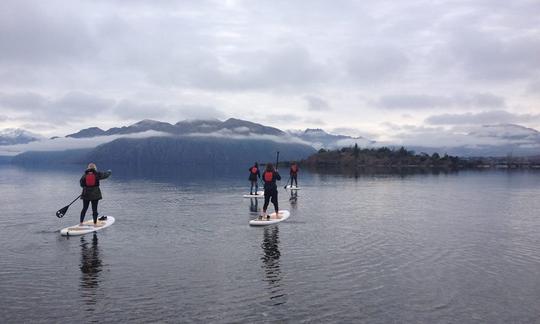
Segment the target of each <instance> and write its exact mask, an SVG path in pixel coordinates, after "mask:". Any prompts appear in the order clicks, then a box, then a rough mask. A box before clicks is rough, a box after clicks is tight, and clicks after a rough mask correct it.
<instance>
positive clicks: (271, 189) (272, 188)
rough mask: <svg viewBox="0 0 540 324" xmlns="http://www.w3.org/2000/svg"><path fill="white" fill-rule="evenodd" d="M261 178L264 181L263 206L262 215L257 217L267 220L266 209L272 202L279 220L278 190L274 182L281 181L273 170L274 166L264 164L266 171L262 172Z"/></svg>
mask: <svg viewBox="0 0 540 324" xmlns="http://www.w3.org/2000/svg"><path fill="white" fill-rule="evenodd" d="M262 178H263V181H264V205H263V210H262V215H261V216H259V219H261V220H262V219H263V217H266V219H267V220H269V219H270V215H267V214H266V209H267V208H268V203H269V202H270V201H272V204H274V209H275V210H276V217H277V218H279V208H278V190H277V185H276V181H277V180H281V176H280V175H279V173H278V172H277V170H276V169H274V165H273V164H272V163H268V164H266V170H265V171H264V173H263V176H262Z"/></svg>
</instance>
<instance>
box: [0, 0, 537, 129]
mask: <svg viewBox="0 0 540 324" xmlns="http://www.w3.org/2000/svg"><path fill="white" fill-rule="evenodd" d="M124 2H125V1H122V0H111V1H104V0H98V1H81V0H72V1H61V0H50V1H47V2H43V1H37V0H4V1H1V2H0V52H1V53H2V55H0V109H2V111H0V114H1V115H8V116H9V117H10V118H9V120H4V122H3V123H4V124H6V125H8V126H10V127H16V126H17V125H18V126H20V125H23V124H25V123H33V124H35V123H36V122H39V123H44V124H47V123H51V124H55V125H58V126H60V125H65V126H64V128H68V126H70V125H71V126H70V127H75V126H74V124H75V123H76V125H77V127H78V125H82V124H83V123H85V122H86V123H88V124H93V125H95V123H96V122H95V120H94V119H92V117H90V116H85V115H84V114H81V113H79V112H77V111H75V108H73V107H82V108H81V109H82V110H83V111H91V110H93V111H98V112H100V113H107V114H108V115H107V117H108V118H109V117H110V119H109V120H108V121H107V122H108V123H110V124H115V123H117V124H120V123H121V121H122V120H125V119H132V120H135V119H142V118H152V119H156V118H157V119H160V118H165V119H168V120H173V119H182V118H198V117H195V116H201V118H206V117H216V116H218V117H219V116H223V112H221V111H220V110H219V109H216V108H212V106H216V107H219V106H220V105H221V104H223V106H226V107H229V111H227V114H228V115H245V114H246V111H247V110H248V109H251V107H253V105H254V102H256V101H257V100H268V101H269V102H273V103H277V104H278V105H279V103H280V102H284V101H287V102H290V103H291V104H289V105H288V106H287V107H280V106H273V107H275V108H273V110H272V114H275V115H284V114H287V109H289V108H293V109H297V110H299V109H305V102H298V100H297V98H298V93H302V94H305V93H308V94H309V93H311V94H317V93H322V91H324V93H325V95H328V96H327V97H325V98H324V99H322V98H319V99H321V100H323V101H324V102H320V101H319V102H318V103H317V102H315V101H313V100H311V102H309V101H310V100H309V99H306V100H307V101H308V105H309V107H310V109H311V110H310V111H317V118H319V121H324V122H325V123H326V124H327V125H329V126H330V127H332V125H344V124H345V123H348V121H347V120H343V116H346V115H348V114H349V113H350V111H351V109H350V107H362V109H365V111H366V112H369V113H370V114H371V118H373V119H374V120H376V123H378V122H380V121H384V120H387V118H395V120H389V121H390V122H395V121H396V120H398V119H399V117H397V114H394V115H392V114H389V113H388V111H385V110H381V109H378V111H377V109H376V108H385V109H409V110H414V111H415V116H414V117H415V118H417V119H418V118H420V119H421V118H426V117H428V116H427V114H428V113H429V109H441V108H456V110H458V109H457V108H462V109H470V110H471V111H473V110H492V109H498V110H504V109H507V107H512V108H513V109H514V111H518V110H520V109H521V108H519V107H523V106H524V105H523V102H522V101H523V100H524V99H523V98H522V97H520V96H521V95H523V94H524V93H525V94H527V95H530V96H531V97H532V95H535V94H536V93H538V91H537V89H538V88H539V86H538V78H539V75H540V55H534V54H535V53H539V52H540V39H539V38H538V37H537V35H536V34H537V33H536V31H537V29H538V20H537V19H538V18H537V13H538V12H539V10H540V5H539V4H538V2H537V1H530V0H515V1H502V0H493V1H488V0H478V1H447V2H441V1H435V2H433V1H432V2H426V1H424V0H410V1H407V2H400V3H392V5H389V3H388V2H381V1H353V0H344V1H339V5H336V4H335V3H331V2H328V1H324V0H298V1H293V2H291V1H281V0H278V1H272V2H271V3H261V2H257V3H253V2H246V1H215V0H208V1H205V0H200V1H194V0H188V1H173V0H159V1H143V0H135V1H130V5H129V6H127V5H125V3H124ZM299 17H300V18H299ZM64 94H71V95H65V96H64ZM330 94H331V95H330ZM392 94H394V95H392ZM395 94H400V95H395ZM84 96H86V98H84ZM313 97H314V98H316V96H313ZM368 97H373V98H379V99H378V100H376V101H372V102H367V103H366V101H365V98H368ZM109 98H110V99H109ZM135 98H136V99H135ZM156 98H157V99H156ZM161 98H188V99H189V100H186V101H182V104H185V103H186V102H187V103H196V104H199V105H200V106H194V107H191V108H190V106H183V105H182V104H177V103H176V102H175V101H174V100H175V99H161ZM209 98H210V99H209ZM359 98H361V99H359ZM231 102H234V103H235V104H234V106H235V107H234V108H231V105H230V103H231ZM329 102H331V103H332V106H331V109H329V107H330V105H329ZM294 105H296V106H295V107H293V106H294ZM422 109H424V111H423V112H422V111H421V110H422ZM4 111H6V112H4ZM391 116H394V117H391ZM296 117H297V116H296ZM278 119H279V118H278ZM377 119H378V120H377ZM280 122H283V123H285V122H289V124H292V123H298V124H301V123H304V124H305V123H310V121H309V120H307V119H305V118H302V117H298V118H297V119H295V118H294V116H292V117H291V116H289V118H286V117H285V118H283V119H282V120H280ZM311 122H313V120H312V121H311ZM98 126H99V125H98ZM292 126H296V125H292ZM351 126H354V125H351Z"/></svg>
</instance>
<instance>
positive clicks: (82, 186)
mask: <svg viewBox="0 0 540 324" xmlns="http://www.w3.org/2000/svg"><path fill="white" fill-rule="evenodd" d="M84 180H85V179H84V175H83V176H82V177H81V180H79V184H80V185H81V188H84V185H85V184H86V182H85V181H84Z"/></svg>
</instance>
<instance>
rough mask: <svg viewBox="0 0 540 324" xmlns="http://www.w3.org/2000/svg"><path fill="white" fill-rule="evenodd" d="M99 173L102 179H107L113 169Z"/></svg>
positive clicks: (99, 177)
mask: <svg viewBox="0 0 540 324" xmlns="http://www.w3.org/2000/svg"><path fill="white" fill-rule="evenodd" d="M97 174H98V179H99V180H102V179H107V178H108V177H110V176H111V174H112V172H111V171H105V172H98V173H97Z"/></svg>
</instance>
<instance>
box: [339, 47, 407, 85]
mask: <svg viewBox="0 0 540 324" xmlns="http://www.w3.org/2000/svg"><path fill="white" fill-rule="evenodd" d="M349 55H350V57H349V58H348V60H347V65H346V71H347V72H346V73H347V74H348V75H349V76H350V77H351V78H352V79H353V80H356V81H360V82H369V83H373V82H374V81H382V80H385V79H392V78H397V77H398V76H400V75H401V74H402V73H403V72H404V71H405V70H406V68H407V66H408V65H409V63H410V62H409V59H408V58H407V56H406V55H405V53H404V51H401V50H400V49H398V48H395V47H391V46H373V47H358V48H353V49H351V50H350V54H349Z"/></svg>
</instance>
